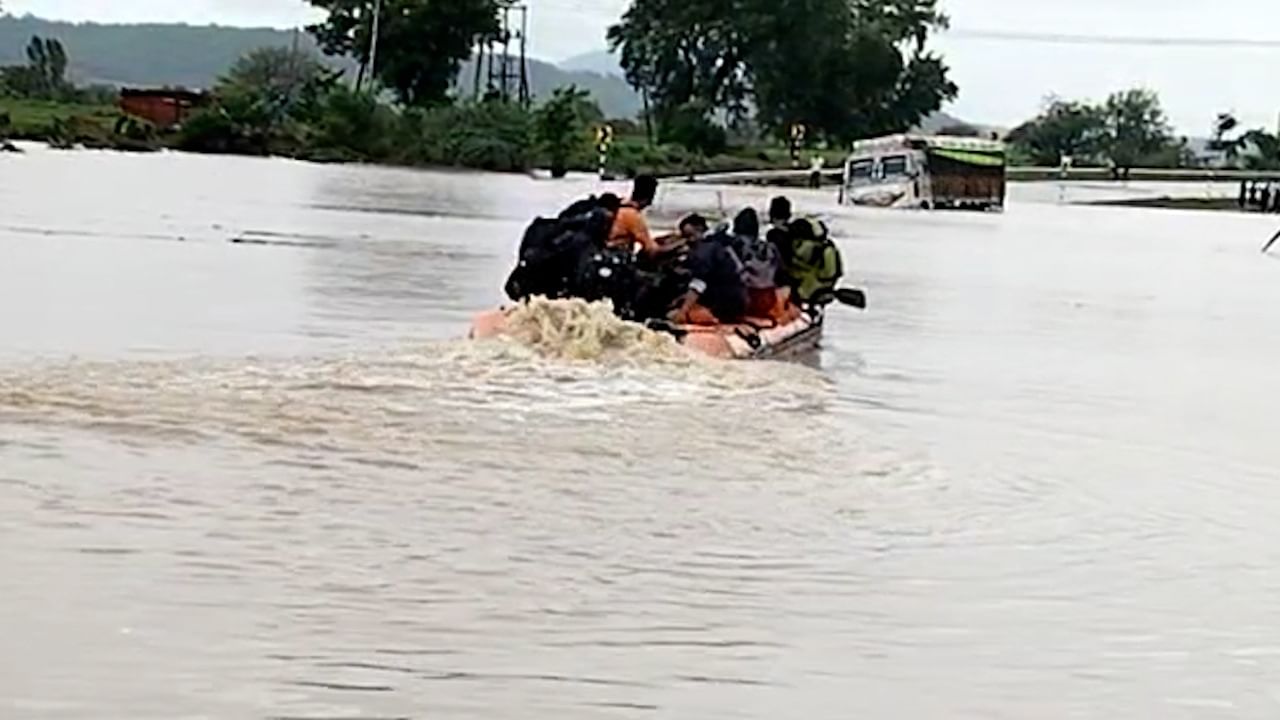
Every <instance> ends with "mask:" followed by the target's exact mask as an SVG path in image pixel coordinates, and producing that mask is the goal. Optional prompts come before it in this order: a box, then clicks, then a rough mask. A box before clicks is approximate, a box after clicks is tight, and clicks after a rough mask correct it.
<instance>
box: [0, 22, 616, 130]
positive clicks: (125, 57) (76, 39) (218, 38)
mask: <svg viewBox="0 0 1280 720" xmlns="http://www.w3.org/2000/svg"><path fill="white" fill-rule="evenodd" d="M33 35H39V36H40V37H52V38H57V39H59V40H61V41H62V43H63V45H65V46H66V48H67V52H68V54H69V55H70V56H71V67H70V75H71V78H72V80H74V81H75V82H77V83H80V84H88V83H104V84H108V85H143V86H166V85H167V86H181V87H186V88H191V89H205V88H209V87H212V86H213V85H214V84H215V83H216V82H217V80H218V76H219V75H221V74H223V73H224V72H225V71H226V70H227V68H228V67H230V66H231V64H232V63H233V62H235V61H236V59H237V58H239V57H240V56H242V55H244V54H245V53H247V52H250V51H252V50H255V49H257V48H260V47H288V46H290V45H292V43H293V42H294V33H293V32H292V31H288V30H275V29H271V28H232V27H221V26H216V25H210V26H193V25H167V24H151V25H100V24H96V23H67V22H53V21H49V20H42V19H40V18H36V17H32V16H25V17H13V16H0V65H13V64H23V63H26V61H27V58H26V47H27V43H28V42H29V41H30V40H31V37H32V36H33ZM297 41H298V44H299V47H302V48H304V49H307V50H312V51H316V50H317V48H316V45H315V42H314V41H313V40H312V39H311V37H310V36H309V35H307V34H306V33H299V34H298V37H297ZM473 68H474V66H472V65H470V64H468V65H467V67H465V68H464V69H463V72H462V74H461V75H460V77H459V85H460V87H462V88H465V89H469V88H470V87H472V82H471V78H472V76H473V73H474V69H473ZM529 80H530V85H531V86H532V87H531V89H532V91H533V94H534V96H535V97H538V98H542V97H547V96H549V95H551V93H552V92H553V91H554V90H555V89H556V88H558V87H561V86H565V85H571V84H572V85H577V86H578V87H579V88H582V89H584V90H587V91H589V92H591V94H592V96H593V97H595V99H596V102H598V103H599V104H600V107H601V109H602V110H604V112H605V114H606V115H608V116H609V117H634V116H635V115H637V114H639V112H640V99H639V96H638V95H636V93H635V92H633V91H632V90H631V88H630V87H628V86H627V84H626V82H625V81H623V80H622V79H621V78H617V77H606V76H605V75H602V74H599V73H595V72H589V71H566V70H562V69H561V68H558V67H556V66H555V65H552V64H550V63H545V62H540V61H536V60H535V61H530V64H529Z"/></svg>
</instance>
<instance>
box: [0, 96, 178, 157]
mask: <svg viewBox="0 0 1280 720" xmlns="http://www.w3.org/2000/svg"><path fill="white" fill-rule="evenodd" d="M120 118H121V113H120V110H119V109H117V108H116V107H115V106H112V105H83V104H77V103H62V102H54V101H50V100H29V99H13V98H0V139H8V140H29V141H33V142H44V143H48V144H50V145H52V146H54V147H74V146H77V145H81V146H84V147H88V148H95V149H112V150H127V151H143V150H157V149H159V148H160V147H161V142H160V140H159V139H158V138H156V137H154V133H152V132H150V131H149V130H147V129H143V130H141V131H140V130H139V127H141V126H139V125H138V123H136V122H135V123H134V124H133V126H132V127H130V128H127V129H125V128H122V129H124V130H125V132H123V133H117V132H116V124H117V122H118V121H119V120H120Z"/></svg>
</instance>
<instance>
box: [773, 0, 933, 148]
mask: <svg viewBox="0 0 1280 720" xmlns="http://www.w3.org/2000/svg"><path fill="white" fill-rule="evenodd" d="M936 5H937V3H936V0H880V1H872V0H856V1H854V2H848V0H791V2H789V3H787V6H785V9H784V10H783V11H782V12H779V13H775V14H773V15H771V16H769V19H768V20H767V22H766V25H768V26H769V29H768V31H767V32H765V33H764V34H763V35H762V36H761V37H760V39H759V40H757V41H755V42H753V44H752V47H753V55H752V61H751V64H752V79H753V82H754V87H755V89H756V101H757V103H758V105H759V107H760V121H761V124H762V125H764V126H765V127H766V128H770V129H772V130H774V131H775V132H776V133H779V134H781V133H783V132H785V130H786V128H787V127H788V126H789V125H791V124H792V123H803V124H804V125H806V126H808V127H809V128H811V129H813V130H815V131H817V134H819V135H821V136H825V137H826V138H828V139H831V140H838V141H841V142H844V141H849V140H853V139H856V138H858V137H865V136H868V135H878V134H882V133H886V132H896V131H901V130H905V129H906V128H908V127H910V126H912V125H914V124H915V123H917V122H918V121H919V120H920V119H921V118H923V117H924V116H925V115H927V114H929V113H931V112H933V111H935V110H938V109H939V108H941V107H942V104H943V102H945V101H946V100H948V99H951V98H953V97H955V95H956V92H957V88H956V86H955V84H954V83H952V82H951V81H950V79H949V77H948V70H947V67H946V65H945V64H944V63H943V62H942V60H941V58H939V57H938V56H936V55H934V54H932V53H929V52H927V50H926V43H927V39H928V36H929V34H930V33H931V32H933V31H934V30H936V29H939V28H942V27H945V25H946V18H945V17H944V16H943V15H942V14H941V13H940V12H939V11H938V10H937V7H936ZM762 12H765V11H763V10H762Z"/></svg>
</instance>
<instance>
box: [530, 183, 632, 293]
mask: <svg viewBox="0 0 1280 720" xmlns="http://www.w3.org/2000/svg"><path fill="white" fill-rule="evenodd" d="M583 208H588V209H587V210H586V212H581V213H579V212H577V211H578V210H582V209H583ZM612 225H613V218H612V216H611V215H610V214H609V213H608V212H607V211H605V210H603V209H601V208H600V207H599V206H598V203H597V202H596V201H595V199H594V198H592V199H590V200H584V201H580V202H577V203H574V204H573V205H571V206H569V208H567V209H566V210H565V212H563V213H561V215H560V217H558V218H555V219H551V218H541V217H540V218H537V219H535V220H534V221H533V223H532V224H530V225H529V227H528V229H526V230H525V233H524V238H523V239H522V240H521V242H520V254H519V260H518V261H517V263H516V268H515V270H514V271H512V273H511V276H510V277H509V278H507V285H506V292H507V297H509V298H511V299H512V300H516V301H520V300H526V299H528V298H531V297H533V296H535V295H541V296H543V297H548V298H564V297H571V296H573V295H574V294H575V293H574V285H575V284H576V282H577V279H578V274H579V271H580V268H581V264H582V259H583V258H584V257H585V256H587V255H589V254H591V253H593V252H595V251H597V250H599V249H602V248H603V247H604V244H605V240H606V239H608V236H609V230H610V228H611V227H612Z"/></svg>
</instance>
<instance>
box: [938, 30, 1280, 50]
mask: <svg viewBox="0 0 1280 720" xmlns="http://www.w3.org/2000/svg"><path fill="white" fill-rule="evenodd" d="M942 35H943V37H948V38H954V39H956V40H991V41H997V42H1029V43H1045V44H1057V45H1130V46H1143V47H1186V48H1258V49H1280V40H1253V39H1243V38H1203V37H1142V36H1136V35H1072V34H1069V33H1034V32H1008V31H1003V30H965V29H954V30H948V31H946V32H944V33H943V34H942Z"/></svg>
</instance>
